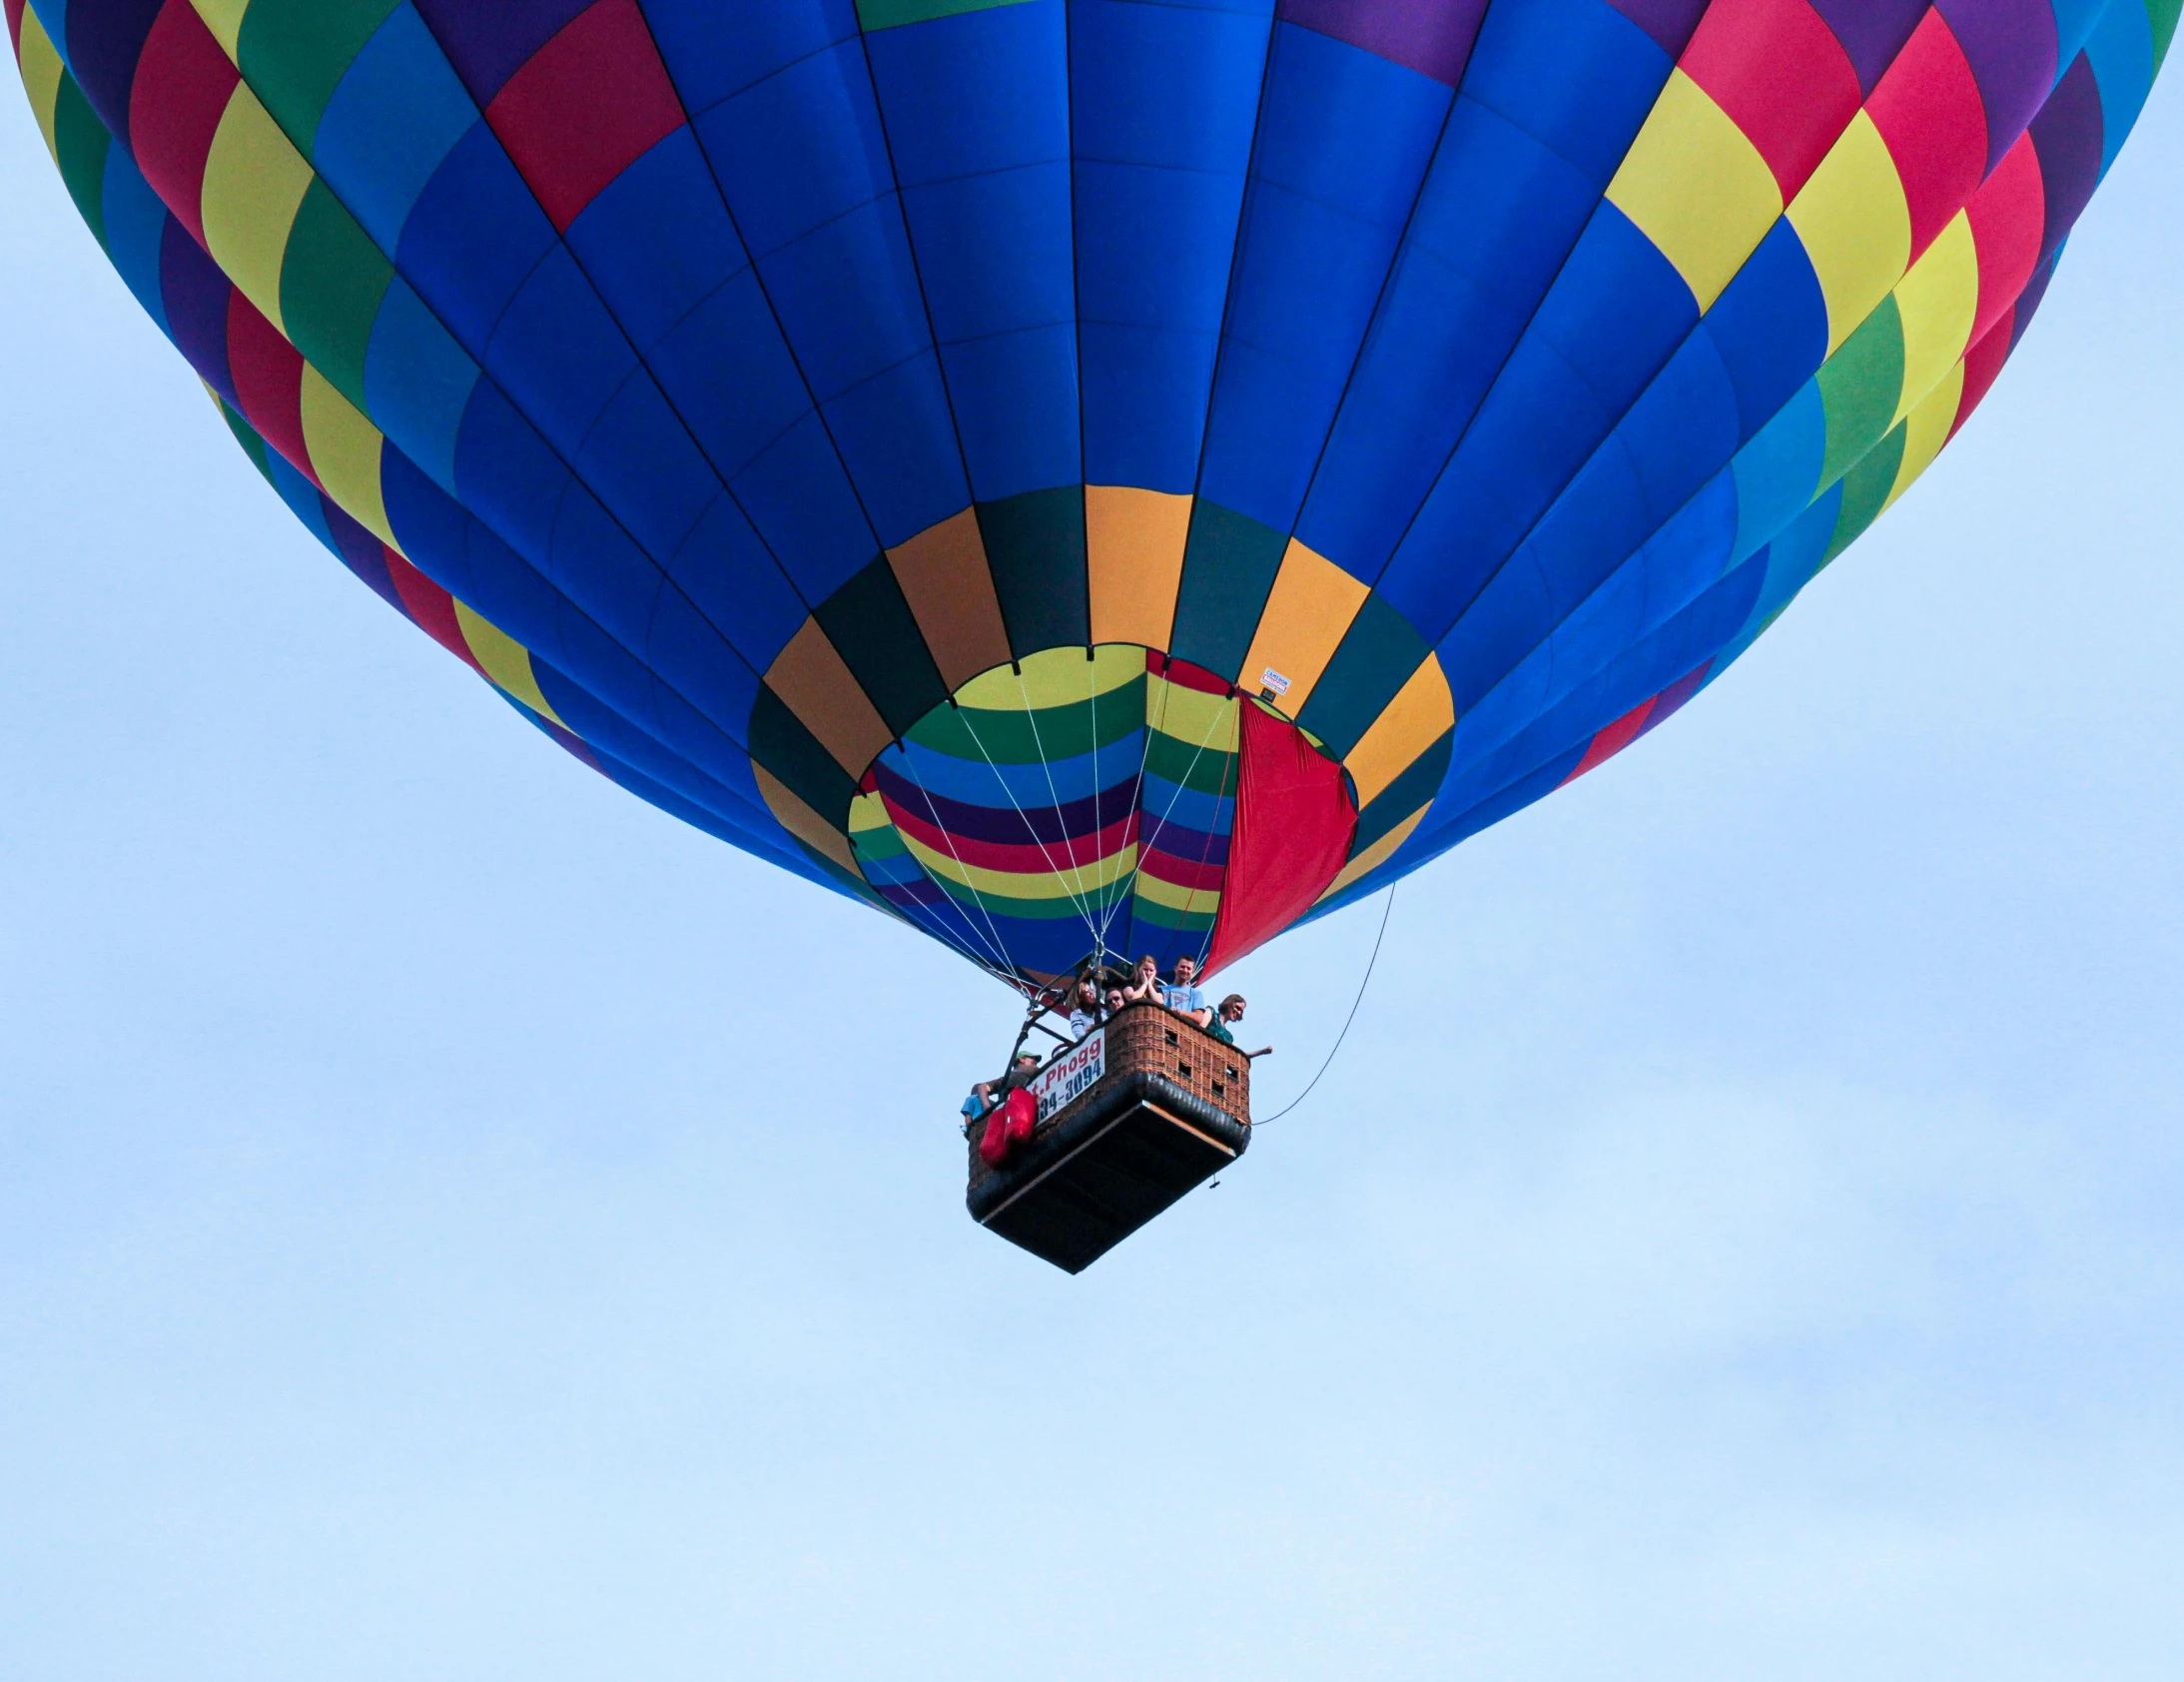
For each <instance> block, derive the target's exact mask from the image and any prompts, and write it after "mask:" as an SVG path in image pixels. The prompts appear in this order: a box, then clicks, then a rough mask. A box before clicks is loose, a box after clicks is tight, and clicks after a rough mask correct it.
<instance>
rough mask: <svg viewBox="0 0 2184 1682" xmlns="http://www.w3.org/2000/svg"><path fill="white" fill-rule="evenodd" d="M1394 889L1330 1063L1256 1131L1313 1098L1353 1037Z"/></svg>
mask: <svg viewBox="0 0 2184 1682" xmlns="http://www.w3.org/2000/svg"><path fill="white" fill-rule="evenodd" d="M1395 886H1396V885H1395V884H1394V883H1393V882H1390V883H1389V884H1388V899H1387V904H1386V905H1384V906H1383V907H1381V911H1380V932H1379V933H1378V934H1376V935H1374V936H1373V940H1372V956H1371V957H1370V958H1368V959H1366V960H1365V976H1364V979H1363V980H1362V981H1360V982H1359V983H1358V984H1357V997H1356V998H1355V999H1352V1000H1351V1001H1350V1014H1349V1015H1348V1016H1347V1017H1345V1018H1344V1019H1343V1022H1342V1032H1341V1033H1339V1034H1337V1035H1336V1036H1335V1043H1334V1045H1333V1046H1332V1047H1331V1048H1330V1049H1329V1050H1328V1052H1327V1061H1326V1062H1324V1063H1322V1064H1321V1065H1320V1066H1319V1073H1318V1074H1317V1075H1314V1076H1313V1077H1312V1083H1311V1086H1308V1087H1306V1088H1305V1089H1304V1090H1303V1091H1302V1092H1300V1093H1298V1094H1297V1095H1296V1097H1294V1098H1292V1099H1291V1100H1289V1102H1288V1103H1287V1104H1285V1105H1283V1106H1282V1107H1281V1108H1280V1109H1279V1110H1276V1111H1275V1112H1274V1113H1273V1114H1272V1115H1271V1116H1268V1117H1267V1118H1266V1120H1265V1121H1263V1122H1253V1123H1252V1124H1251V1127H1252V1131H1253V1132H1257V1131H1258V1129H1260V1128H1262V1127H1269V1126H1271V1125H1272V1124H1273V1123H1275V1122H1278V1121H1280V1120H1281V1119H1282V1117H1284V1116H1286V1115H1288V1114H1289V1112H1290V1111H1292V1110H1294V1109H1295V1108H1296V1107H1297V1106H1298V1105H1299V1104H1302V1103H1303V1102H1304V1101H1305V1100H1306V1099H1307V1098H1310V1097H1311V1096H1312V1087H1316V1086H1318V1085H1319V1083H1320V1081H1321V1080H1322V1079H1323V1078H1324V1077H1325V1075H1326V1073H1327V1071H1328V1070H1329V1069H1331V1068H1333V1067H1334V1060H1335V1053H1336V1052H1338V1051H1340V1050H1341V1049H1342V1042H1343V1041H1344V1040H1346V1039H1348V1038H1349V1037H1350V1024H1351V1023H1353V1022H1355V1021H1356V1020H1357V1007H1358V1006H1359V1005H1362V1004H1363V1003H1364V1002H1365V989H1366V988H1367V987H1368V986H1369V985H1370V984H1371V982H1372V972H1373V966H1374V965H1376V964H1378V963H1379V962H1380V943H1381V942H1382V941H1383V940H1386V939H1387V938H1388V916H1389V913H1391V912H1392V911H1394V910H1395Z"/></svg>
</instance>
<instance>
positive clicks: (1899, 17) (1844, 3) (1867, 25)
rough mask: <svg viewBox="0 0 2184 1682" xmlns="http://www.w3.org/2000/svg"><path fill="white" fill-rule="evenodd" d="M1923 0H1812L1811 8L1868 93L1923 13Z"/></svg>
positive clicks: (1924, 12) (1861, 86) (1909, 35)
mask: <svg viewBox="0 0 2184 1682" xmlns="http://www.w3.org/2000/svg"><path fill="white" fill-rule="evenodd" d="M1926 8H1927V0H1813V10H1815V11H1816V12H1818V13H1820V21H1821V22H1822V23H1824V24H1826V25H1827V27H1828V28H1829V29H1831V30H1833V31H1834V32H1835V39H1836V40H1837V41H1840V42H1841V43H1842V50H1843V51H1844V52H1845V53H1848V54H1849V55H1850V67H1851V68H1852V69H1853V70H1855V71H1856V72H1857V82H1858V86H1859V87H1860V88H1862V89H1864V90H1865V92H1867V93H1868V94H1869V93H1871V92H1872V91H1873V89H1874V87H1875V86H1876V85H1877V84H1878V83H1879V81H1880V78H1881V76H1882V75H1883V74H1885V73H1886V71H1887V68H1888V66H1889V65H1891V64H1893V63H1895V55H1896V54H1897V53H1900V52H1901V51H1902V50H1903V43H1904V42H1906V41H1908V40H1909V39H1910V38H1911V31H1912V30H1914V29H1916V28H1917V27H1918V20H1919V19H1920V18H1922V17H1924V16H1925V15H1926Z"/></svg>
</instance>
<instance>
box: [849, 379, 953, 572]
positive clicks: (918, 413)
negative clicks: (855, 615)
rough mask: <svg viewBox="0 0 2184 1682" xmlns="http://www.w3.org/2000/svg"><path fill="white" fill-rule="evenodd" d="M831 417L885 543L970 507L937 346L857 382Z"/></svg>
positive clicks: (894, 542) (903, 539)
mask: <svg viewBox="0 0 2184 1682" xmlns="http://www.w3.org/2000/svg"><path fill="white" fill-rule="evenodd" d="M825 415H826V419H827V425H828V427H829V428H830V429H831V430H832V431H833V433H834V442H835V447H836V448H837V449H839V450H840V451H841V454H842V459H843V461H844V462H845V463H846V464H847V466H848V467H849V471H850V475H851V477H852V478H853V479H854V480H855V481H856V484H857V489H858V491H859V493H860V494H861V495H862V496H863V497H864V500H865V510H866V513H867V515H868V516H869V517H870V519H871V521H872V525H873V528H874V529H875V530H876V531H877V532H878V534H879V538H880V543H881V546H882V547H884V548H894V547H895V546H896V545H897V544H898V543H907V542H908V541H909V540H910V539H911V538H913V537H915V536H917V534H918V533H919V532H921V531H923V530H925V529H926V528H927V527H928V526H932V525H937V524H939V523H940V522H941V521H942V520H944V519H947V518H948V517H949V516H950V515H952V514H957V513H961V512H962V511H963V510H964V509H965V508H966V507H968V506H969V505H970V502H971V486H970V481H969V480H967V479H966V478H965V477H964V473H963V456H962V455H961V453H960V452H959V451H958V450H957V447H956V430H955V422H954V420H953V419H952V418H951V416H950V414H949V409H948V392H947V390H946V388H945V387H943V385H942V384H941V365H940V359H939V358H938V357H936V356H935V355H934V354H933V353H932V352H931V351H924V352H921V353H919V354H918V355H917V356H915V357H913V358H911V359H910V360H909V361H908V362H903V363H898V364H896V365H895V367H893V368H891V369H889V370H887V371H886V372H885V373H884V374H879V375H876V376H874V377H873V378H872V379H870V380H867V381H865V382H864V383H863V384H862V385H859V386H853V387H852V388H851V389H850V390H849V391H847V392H844V393H843V394H842V395H841V396H840V397H838V398H835V399H834V400H833V401H831V402H830V403H828V404H827V406H826V409H825Z"/></svg>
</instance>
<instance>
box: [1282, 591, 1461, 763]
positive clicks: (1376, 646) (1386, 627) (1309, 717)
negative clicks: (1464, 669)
mask: <svg viewBox="0 0 2184 1682" xmlns="http://www.w3.org/2000/svg"><path fill="white" fill-rule="evenodd" d="M1430 652H1431V650H1430V649H1428V648H1427V646H1426V639H1425V638H1424V637H1422V636H1420V635H1419V634H1418V632H1417V631H1416V630H1415V629H1414V628H1412V626H1411V622H1410V621H1409V620H1408V619H1406V618H1404V617H1403V615H1402V614H1400V613H1398V612H1397V611H1396V610H1395V609H1394V608H1393V607H1391V606H1390V605H1388V603H1387V602H1386V601H1385V600H1383V599H1382V598H1381V596H1380V595H1378V594H1377V593H1375V594H1373V595H1368V596H1367V597H1366V598H1365V605H1364V606H1363V607H1361V608H1359V609H1358V610H1357V617H1356V618H1355V619H1354V620H1352V621H1351V623H1350V628H1349V630H1348V631H1347V632H1346V633H1345V634H1344V635H1343V638H1342V643H1341V646H1339V647H1338V648H1336V649H1335V651H1334V658H1333V659H1331V660H1329V661H1328V662H1327V669H1326V671H1325V672H1323V673H1322V674H1321V675H1320V679H1319V682H1318V684H1317V685H1315V686H1314V688H1313V690H1312V698H1311V699H1310V700H1308V701H1306V702H1305V703H1304V711H1303V713H1302V714H1301V715H1300V716H1299V717H1298V719H1297V724H1298V726H1299V727H1300V728H1302V729H1305V730H1308V731H1310V732H1311V733H1312V734H1313V735H1314V736H1317V737H1318V738H1319V739H1320V741H1321V742H1322V743H1324V744H1325V746H1326V749H1327V756H1328V757H1329V758H1330V759H1346V758H1348V757H1349V752H1350V749H1351V748H1353V747H1355V746H1357V744H1358V740H1359V738H1361V737H1362V736H1363V735H1364V734H1365V732H1366V731H1367V730H1370V729H1371V728H1372V725H1373V720H1374V719H1376V718H1378V717H1379V716H1380V715H1381V714H1382V713H1383V712H1385V711H1386V710H1387V707H1388V703H1389V702H1390V701H1392V700H1394V699H1395V696H1396V692H1397V691H1398V690H1400V689H1401V688H1402V687H1403V685H1404V684H1406V683H1408V682H1409V681H1410V679H1411V674H1412V673H1413V672H1415V671H1416V670H1417V669H1418V668H1419V666H1420V665H1422V664H1423V663H1424V662H1425V658H1426V655H1427V654H1428V653H1430Z"/></svg>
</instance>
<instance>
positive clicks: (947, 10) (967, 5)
mask: <svg viewBox="0 0 2184 1682" xmlns="http://www.w3.org/2000/svg"><path fill="white" fill-rule="evenodd" d="M1023 4H1025V0H857V21H858V22H859V23H860V24H862V25H863V26H864V29H865V32H866V33H867V34H870V33H871V32H872V31H873V30H876V29H896V28H900V27H901V26H902V25H903V24H906V23H924V22H926V21H927V20H928V19H931V18H952V17H959V16H961V15H962V14H963V13H965V12H990V11H992V10H993V9H994V8H995V7H997V6H1021V5H1023Z"/></svg>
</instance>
